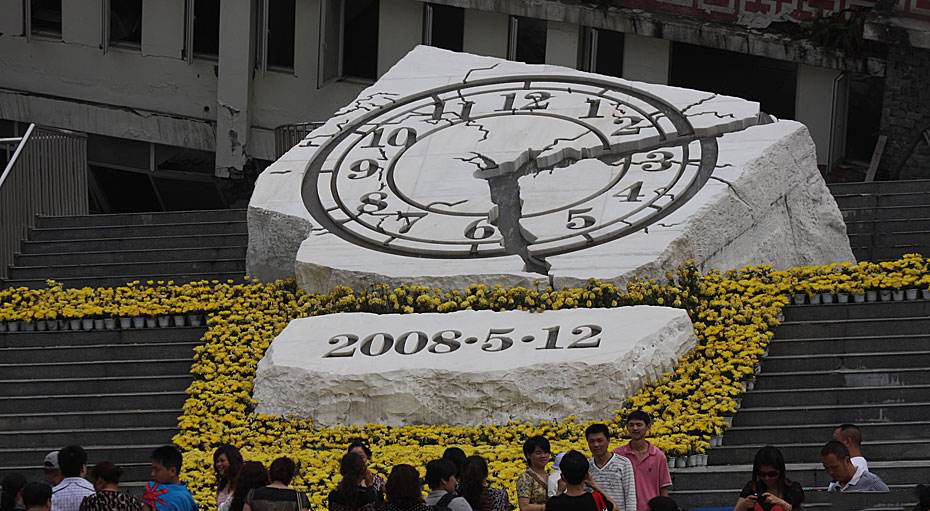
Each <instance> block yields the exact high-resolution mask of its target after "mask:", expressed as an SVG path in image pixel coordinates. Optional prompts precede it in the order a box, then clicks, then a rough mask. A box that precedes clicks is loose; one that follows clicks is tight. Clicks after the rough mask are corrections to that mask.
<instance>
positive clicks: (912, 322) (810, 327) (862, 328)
mask: <svg viewBox="0 0 930 511" xmlns="http://www.w3.org/2000/svg"><path fill="white" fill-rule="evenodd" d="M927 332H930V316H912V317H892V318H872V319H829V320H817V321H785V322H783V323H782V324H781V325H779V326H778V328H776V330H775V335H776V336H777V337H779V338H782V339H793V338H807V337H846V336H861V335H883V334H884V335H889V336H896V335H909V334H925V333H927Z"/></svg>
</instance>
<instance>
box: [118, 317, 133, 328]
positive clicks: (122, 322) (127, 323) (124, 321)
mask: <svg viewBox="0 0 930 511" xmlns="http://www.w3.org/2000/svg"><path fill="white" fill-rule="evenodd" d="M119 327H120V328H122V329H123V330H129V329H130V328H132V318H119Z"/></svg>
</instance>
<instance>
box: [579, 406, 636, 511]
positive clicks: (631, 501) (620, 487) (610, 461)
mask: <svg viewBox="0 0 930 511" xmlns="http://www.w3.org/2000/svg"><path fill="white" fill-rule="evenodd" d="M584 436H585V439H586V440H587V441H588V448H589V449H590V450H591V459H589V460H588V461H589V462H590V463H591V467H590V469H589V472H588V473H589V474H591V479H592V480H593V481H594V483H595V485H596V489H597V490H598V491H600V492H601V493H604V494H605V495H607V497H609V498H610V500H611V501H613V503H614V509H616V510H617V511H636V482H635V480H634V479H633V464H632V463H630V460H628V459H627V458H626V457H624V456H620V455H619V454H615V453H613V452H611V450H610V430H609V429H608V428H607V425H605V424H592V425H590V426H588V428H587V429H586V430H585V432H584Z"/></svg>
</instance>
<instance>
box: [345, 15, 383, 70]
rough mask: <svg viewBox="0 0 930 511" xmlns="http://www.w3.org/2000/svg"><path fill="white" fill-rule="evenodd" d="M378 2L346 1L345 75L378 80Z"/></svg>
mask: <svg viewBox="0 0 930 511" xmlns="http://www.w3.org/2000/svg"><path fill="white" fill-rule="evenodd" d="M378 8H379V7H378V0H346V2H345V12H344V13H343V23H344V25H343V31H342V74H343V76H352V77H356V78H366V79H370V80H374V79H375V78H377V77H378Z"/></svg>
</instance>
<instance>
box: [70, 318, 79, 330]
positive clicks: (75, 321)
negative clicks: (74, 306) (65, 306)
mask: <svg viewBox="0 0 930 511" xmlns="http://www.w3.org/2000/svg"><path fill="white" fill-rule="evenodd" d="M68 324H69V325H71V330H74V331H75V332H77V331H78V330H80V329H81V320H80V319H70V320H68Z"/></svg>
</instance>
